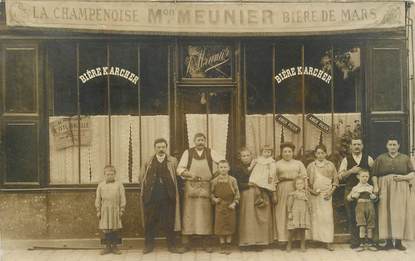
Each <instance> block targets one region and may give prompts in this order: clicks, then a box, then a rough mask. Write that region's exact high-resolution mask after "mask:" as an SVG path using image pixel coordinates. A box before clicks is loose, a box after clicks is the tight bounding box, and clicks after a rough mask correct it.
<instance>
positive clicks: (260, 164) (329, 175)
mask: <svg viewBox="0 0 415 261" xmlns="http://www.w3.org/2000/svg"><path fill="white" fill-rule="evenodd" d="M167 145H168V144H167V141H166V140H165V139H163V138H160V139H157V140H155V141H154V148H155V154H154V155H153V156H152V157H151V158H150V159H149V160H148V161H147V162H146V163H145V164H144V167H143V170H142V171H141V173H140V178H139V183H140V185H141V193H140V204H139V205H140V207H141V214H142V224H143V227H144V237H145V246H144V249H143V253H144V254H146V253H149V252H152V251H153V249H154V246H155V243H154V238H155V233H156V227H157V226H161V227H162V229H163V231H164V233H165V235H166V238H167V246H168V250H169V251H170V252H173V253H183V252H186V251H189V250H191V249H192V247H193V246H192V243H194V242H196V241H197V240H199V239H200V240H202V245H203V247H204V249H205V251H207V252H212V251H213V248H212V246H213V242H212V239H213V238H214V237H212V235H214V236H216V237H217V238H219V242H220V249H221V250H220V252H221V253H224V254H229V253H230V244H231V241H232V238H238V240H239V246H240V248H241V249H242V250H255V251H260V250H261V249H262V248H263V247H265V246H268V245H270V244H272V243H274V242H276V241H278V242H282V243H284V244H285V248H286V250H287V251H291V249H292V241H293V240H300V248H301V250H302V251H305V250H306V240H313V241H318V242H323V243H324V244H325V246H326V248H327V249H328V250H331V251H332V250H334V247H333V244H332V243H333V241H334V221H333V205H332V195H333V193H334V191H335V190H336V188H337V187H338V186H339V183H340V182H341V183H344V184H345V192H344V201H345V208H346V213H347V220H348V225H349V231H350V234H351V242H350V246H351V248H358V249H359V250H365V249H368V250H378V249H385V250H387V249H391V248H396V249H399V250H405V246H404V245H403V244H402V240H406V239H412V237H413V236H414V234H415V229H414V228H412V227H411V225H410V222H409V221H410V219H412V218H414V217H415V211H411V207H412V205H411V204H414V202H413V201H414V200H415V198H414V197H413V195H414V191H411V190H410V181H411V180H412V179H413V178H414V177H415V176H414V175H415V172H414V168H413V166H412V162H411V160H410V158H409V157H408V156H407V155H404V154H401V153H399V141H398V140H397V139H396V138H394V137H390V138H389V139H388V141H387V144H386V148H387V153H384V154H382V155H380V156H379V157H378V158H377V159H376V160H375V161H374V160H373V159H372V158H371V157H370V156H369V155H368V154H367V153H364V151H363V142H362V139H361V138H358V137H356V138H353V139H352V141H351V145H350V151H351V153H350V155H348V156H347V157H345V158H344V159H343V160H342V162H341V164H340V167H339V169H338V170H337V169H336V167H335V165H334V164H333V163H332V162H330V161H329V160H327V159H326V157H327V149H326V147H325V146H324V145H322V144H320V145H318V146H316V148H315V150H314V156H315V160H314V161H313V162H311V163H310V164H309V165H308V166H307V168H306V167H305V166H304V164H303V163H302V162H301V161H299V160H296V159H294V152H295V146H294V145H293V144H292V143H290V142H285V143H282V144H281V146H280V154H281V155H280V156H281V157H280V158H281V159H279V160H278V161H276V160H275V159H274V155H275V154H274V151H273V147H271V146H264V147H263V148H262V149H261V152H260V155H259V157H257V158H254V157H253V154H252V152H251V151H250V150H249V149H247V148H243V149H241V150H240V151H239V157H238V158H239V161H238V163H237V164H235V165H234V166H232V167H231V166H230V164H229V162H228V161H226V160H225V158H224V156H223V155H219V154H218V153H216V152H215V151H214V150H211V149H210V148H208V147H207V146H206V136H205V135H204V134H203V133H198V134H196V135H195V137H194V147H192V148H190V149H188V150H186V151H184V153H183V155H182V157H181V159H180V161H179V162H178V161H177V160H176V158H174V157H172V156H170V155H168V153H167ZM104 174H105V180H104V181H103V182H101V183H100V184H99V185H98V188H97V195H96V202H95V206H96V209H97V216H98V218H99V220H100V221H99V228H100V229H101V230H102V231H103V233H104V235H105V236H104V242H105V244H106V247H105V248H104V249H103V251H102V254H106V253H110V252H113V253H116V254H119V253H120V251H119V250H118V248H117V242H119V236H118V233H117V232H118V231H119V230H120V229H121V228H122V224H121V216H122V215H123V213H124V209H125V205H126V200H125V192H124V188H123V185H122V184H121V183H120V182H118V181H116V180H115V179H114V176H115V169H114V168H113V167H112V166H107V167H105V169H104ZM179 183H180V184H183V193H179V191H180V190H179ZM411 193H412V194H411ZM414 205H415V204H414ZM179 231H181V238H182V244H180V247H179V246H178V244H177V242H176V235H177V232H179ZM236 234H237V236H236V237H235V235H236ZM375 235H378V239H380V240H386V244H385V245H384V246H382V247H380V246H379V245H378V244H376V243H375V240H374V237H375Z"/></svg>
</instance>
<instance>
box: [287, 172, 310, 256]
mask: <svg viewBox="0 0 415 261" xmlns="http://www.w3.org/2000/svg"><path fill="white" fill-rule="evenodd" d="M294 186H295V190H294V191H293V192H290V193H289V194H288V199H287V211H288V222H287V228H288V243H287V251H288V252H289V251H291V247H292V240H293V237H294V236H295V234H298V236H299V238H300V240H301V250H302V251H303V252H304V251H305V250H306V245H305V231H306V230H307V229H310V205H309V201H308V195H307V191H306V183H305V180H304V178H303V177H297V178H296V179H295V180H294Z"/></svg>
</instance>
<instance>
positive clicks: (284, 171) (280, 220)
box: [274, 142, 307, 242]
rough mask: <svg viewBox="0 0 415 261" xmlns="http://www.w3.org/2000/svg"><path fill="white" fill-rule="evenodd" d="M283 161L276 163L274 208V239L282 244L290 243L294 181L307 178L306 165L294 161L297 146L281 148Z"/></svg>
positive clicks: (286, 144)
mask: <svg viewBox="0 0 415 261" xmlns="http://www.w3.org/2000/svg"><path fill="white" fill-rule="evenodd" d="M280 149H281V156H282V159H281V160H279V161H277V163H276V180H277V192H276V194H277V204H276V205H275V208H274V214H275V216H274V239H275V240H278V241H280V242H287V241H288V228H287V222H288V214H287V200H288V195H289V194H290V193H291V192H293V191H294V180H295V179H296V178H297V177H304V178H306V176H307V171H306V168H305V167H304V164H303V163H302V162H301V161H299V160H295V159H293V156H294V150H295V146H294V144H293V143H291V142H285V143H282V144H281V146H280Z"/></svg>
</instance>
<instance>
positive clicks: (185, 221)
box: [177, 133, 224, 252]
mask: <svg viewBox="0 0 415 261" xmlns="http://www.w3.org/2000/svg"><path fill="white" fill-rule="evenodd" d="M193 141H194V144H195V146H194V147H193V148H190V149H188V150H186V151H184V153H183V155H182V157H181V159H180V162H179V165H178V167H177V174H178V175H179V176H180V177H182V178H183V179H184V180H185V182H184V184H185V185H184V199H183V217H182V234H183V244H184V246H185V248H186V249H187V250H190V244H189V236H192V235H199V236H204V240H205V242H204V248H205V251H207V252H212V248H211V246H210V244H209V236H210V235H212V233H213V209H212V204H211V202H210V180H211V179H212V178H213V164H217V162H219V161H220V160H222V159H224V157H222V156H220V155H218V154H217V153H215V152H214V151H213V150H211V149H209V148H207V147H206V136H205V135H204V134H203V133H197V134H196V135H195V137H194V139H193Z"/></svg>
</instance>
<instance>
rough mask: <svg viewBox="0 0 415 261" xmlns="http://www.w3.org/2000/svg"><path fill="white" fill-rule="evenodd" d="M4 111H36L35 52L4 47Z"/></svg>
mask: <svg viewBox="0 0 415 261" xmlns="http://www.w3.org/2000/svg"><path fill="white" fill-rule="evenodd" d="M5 56H6V63H5V64H6V65H7V66H6V68H5V72H6V86H5V87H6V90H5V91H6V93H5V101H4V104H5V109H6V112H15V113H16V112H21V113H27V112H36V111H37V108H36V107H37V104H36V97H37V95H36V87H37V83H36V52H35V50H34V49H6V54H5Z"/></svg>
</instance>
